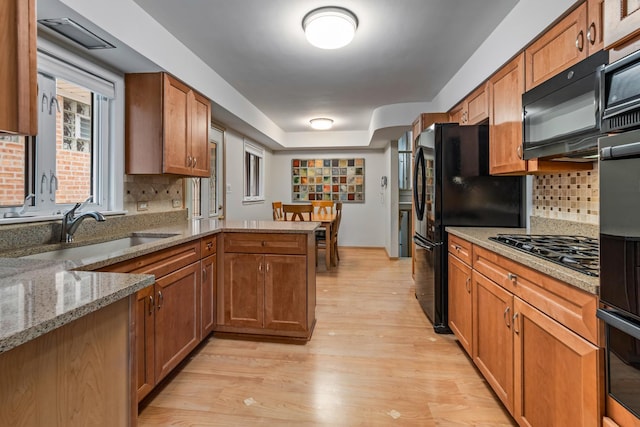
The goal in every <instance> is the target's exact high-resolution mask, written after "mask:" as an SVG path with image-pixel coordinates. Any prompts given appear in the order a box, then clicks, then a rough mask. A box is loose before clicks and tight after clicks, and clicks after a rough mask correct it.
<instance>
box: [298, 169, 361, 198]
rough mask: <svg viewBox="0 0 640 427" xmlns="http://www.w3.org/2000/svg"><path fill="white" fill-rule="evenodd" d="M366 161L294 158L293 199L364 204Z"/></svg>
mask: <svg viewBox="0 0 640 427" xmlns="http://www.w3.org/2000/svg"><path fill="white" fill-rule="evenodd" d="M364 171H365V168H364V159H363V158H352V159H292V160H291V185H292V193H291V200H292V201H293V202H309V201H312V200H332V201H334V202H347V203H364V176H365V175H364Z"/></svg>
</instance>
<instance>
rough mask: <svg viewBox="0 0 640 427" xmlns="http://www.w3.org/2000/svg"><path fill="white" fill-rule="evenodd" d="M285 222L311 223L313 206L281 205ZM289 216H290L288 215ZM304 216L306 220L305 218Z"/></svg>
mask: <svg viewBox="0 0 640 427" xmlns="http://www.w3.org/2000/svg"><path fill="white" fill-rule="evenodd" d="M282 212H283V213H284V220H285V221H311V214H312V213H313V206H311V205H282ZM289 214H290V215H289ZM305 215H306V218H305Z"/></svg>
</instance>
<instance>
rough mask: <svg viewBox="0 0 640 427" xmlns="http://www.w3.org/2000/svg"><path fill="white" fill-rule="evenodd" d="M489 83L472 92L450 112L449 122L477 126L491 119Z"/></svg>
mask: <svg viewBox="0 0 640 427" xmlns="http://www.w3.org/2000/svg"><path fill="white" fill-rule="evenodd" d="M487 89H488V82H484V83H483V84H481V85H480V86H479V87H477V88H476V89H475V90H474V91H473V92H471V93H470V94H469V95H468V96H467V97H466V98H465V99H464V100H463V101H462V102H460V103H459V104H458V105H456V106H455V107H453V108H452V109H451V110H449V121H450V122H452V123H460V124H461V125H477V124H479V123H482V122H483V121H485V120H487V119H488V118H489V94H488V90H487Z"/></svg>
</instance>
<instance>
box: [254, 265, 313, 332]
mask: <svg viewBox="0 0 640 427" xmlns="http://www.w3.org/2000/svg"><path fill="white" fill-rule="evenodd" d="M264 259H265V265H266V269H265V281H264V288H265V289H264V309H265V310H264V327H265V328H267V329H273V330H279V331H306V330H307V329H308V325H307V257H306V256H302V255H265V257H264Z"/></svg>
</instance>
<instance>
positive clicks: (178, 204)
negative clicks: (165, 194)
mask: <svg viewBox="0 0 640 427" xmlns="http://www.w3.org/2000/svg"><path fill="white" fill-rule="evenodd" d="M171 205H172V206H173V207H174V208H181V207H182V200H180V199H173V200H172V201H171Z"/></svg>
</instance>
